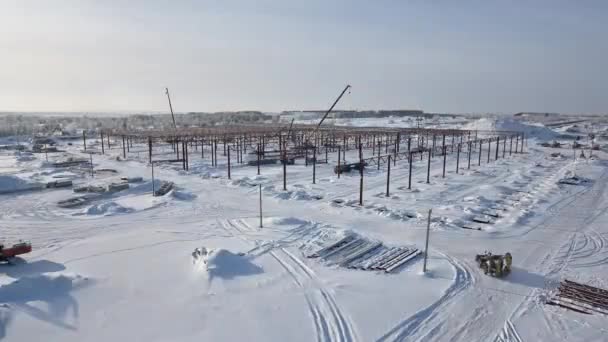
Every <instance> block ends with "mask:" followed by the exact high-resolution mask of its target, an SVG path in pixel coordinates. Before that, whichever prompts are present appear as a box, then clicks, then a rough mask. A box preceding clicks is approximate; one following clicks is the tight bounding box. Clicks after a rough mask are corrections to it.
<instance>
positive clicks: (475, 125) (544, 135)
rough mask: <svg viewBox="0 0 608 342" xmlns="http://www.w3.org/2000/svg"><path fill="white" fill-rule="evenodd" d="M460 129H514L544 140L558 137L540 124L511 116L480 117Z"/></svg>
mask: <svg viewBox="0 0 608 342" xmlns="http://www.w3.org/2000/svg"><path fill="white" fill-rule="evenodd" d="M462 129H468V130H478V131H514V132H520V133H524V134H525V135H526V138H535V139H537V140H541V141H546V140H553V139H557V138H559V137H560V134H559V133H558V132H556V131H554V130H552V129H550V128H547V127H545V126H543V125H541V124H532V123H526V122H523V121H519V120H515V119H512V118H501V119H492V118H482V119H478V120H475V121H472V122H469V123H467V124H465V125H463V126H462Z"/></svg>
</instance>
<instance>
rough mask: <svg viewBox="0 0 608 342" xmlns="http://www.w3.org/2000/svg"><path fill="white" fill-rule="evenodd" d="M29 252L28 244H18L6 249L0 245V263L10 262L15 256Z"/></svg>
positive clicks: (30, 246)
mask: <svg viewBox="0 0 608 342" xmlns="http://www.w3.org/2000/svg"><path fill="white" fill-rule="evenodd" d="M31 251H32V245H31V244H30V243H29V242H20V243H17V244H14V245H13V246H12V247H8V248H6V247H4V245H2V244H0V262H10V261H11V260H12V259H13V258H14V257H16V256H17V255H20V254H26V253H29V252H31Z"/></svg>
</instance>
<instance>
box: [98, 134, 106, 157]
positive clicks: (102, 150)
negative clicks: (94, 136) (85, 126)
mask: <svg viewBox="0 0 608 342" xmlns="http://www.w3.org/2000/svg"><path fill="white" fill-rule="evenodd" d="M99 134H101V154H106V151H105V148H104V146H103V131H102V132H99Z"/></svg>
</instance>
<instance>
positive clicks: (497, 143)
mask: <svg viewBox="0 0 608 342" xmlns="http://www.w3.org/2000/svg"><path fill="white" fill-rule="evenodd" d="M499 146H500V137H497V138H496V156H495V158H494V159H495V160H498V147H499Z"/></svg>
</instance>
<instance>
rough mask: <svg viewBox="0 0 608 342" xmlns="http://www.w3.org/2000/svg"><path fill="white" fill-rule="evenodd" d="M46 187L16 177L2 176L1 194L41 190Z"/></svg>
mask: <svg viewBox="0 0 608 342" xmlns="http://www.w3.org/2000/svg"><path fill="white" fill-rule="evenodd" d="M43 187H44V185H43V184H42V183H37V182H32V181H29V180H27V179H23V178H20V177H18V176H15V175H0V194H7V193H11V192H17V191H26V190H39V189H42V188H43Z"/></svg>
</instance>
